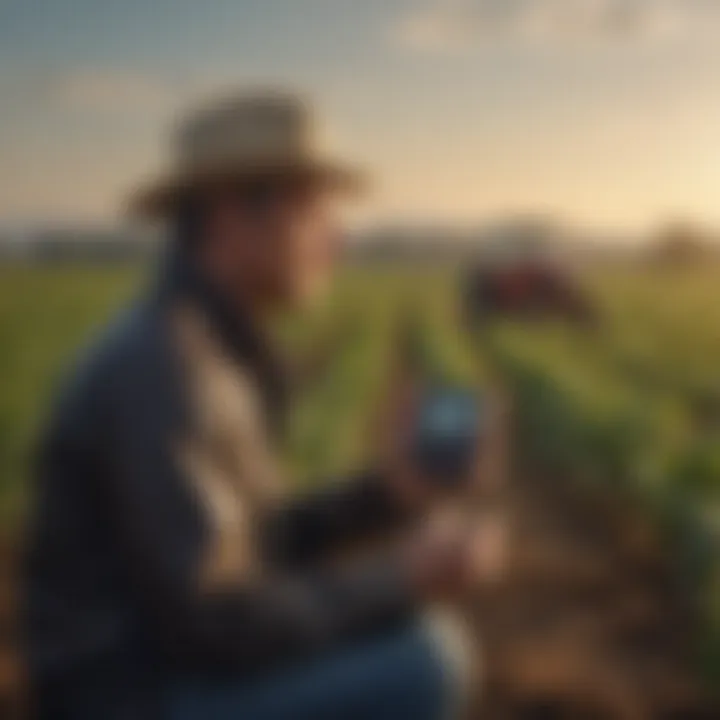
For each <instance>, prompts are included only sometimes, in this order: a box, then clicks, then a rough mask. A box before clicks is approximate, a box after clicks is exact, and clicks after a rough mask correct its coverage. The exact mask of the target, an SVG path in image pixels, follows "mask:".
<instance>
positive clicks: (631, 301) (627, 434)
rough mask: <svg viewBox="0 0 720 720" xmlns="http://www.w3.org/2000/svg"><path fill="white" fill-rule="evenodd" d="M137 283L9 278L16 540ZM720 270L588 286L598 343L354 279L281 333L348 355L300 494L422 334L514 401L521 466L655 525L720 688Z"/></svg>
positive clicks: (301, 448) (5, 334) (1, 416)
mask: <svg viewBox="0 0 720 720" xmlns="http://www.w3.org/2000/svg"><path fill="white" fill-rule="evenodd" d="M142 275H143V273H142V272H140V271H138V270H136V269H132V268H100V267H95V266H87V267H61V268H47V269H41V268H21V267H8V268H4V269H0V371H1V373H2V378H3V391H2V393H1V394H0V503H1V505H2V511H3V515H4V517H5V518H8V519H9V521H10V522H9V524H10V525H13V524H14V523H13V521H14V520H16V519H17V518H18V517H20V516H21V514H22V508H23V506H24V504H25V501H26V496H27V492H26V489H27V482H26V480H27V475H28V470H27V469H28V461H29V460H30V458H31V457H32V442H33V438H34V437H35V436H36V433H37V429H38V427H39V426H40V425H41V424H42V422H43V419H44V417H45V413H46V412H47V411H48V403H47V401H48V398H49V397H50V396H51V395H52V393H53V389H54V388H55V387H56V386H57V384H58V383H59V382H61V378H62V376H63V373H64V368H66V367H67V364H68V362H69V361H70V360H71V359H72V358H73V357H74V356H75V354H76V351H77V348H78V347H82V346H83V345H86V344H87V343H88V342H90V343H92V340H93V337H94V334H95V333H94V330H95V329H97V328H99V327H100V326H101V325H102V323H103V321H105V320H106V319H107V318H108V317H109V316H111V315H112V313H113V312H114V310H115V308H116V307H117V306H118V305H120V304H121V303H122V301H123V300H124V299H126V298H129V297H131V296H132V295H133V292H134V291H135V289H136V288H137V287H138V286H139V285H140V284H141V280H142ZM719 279H720V269H715V268H703V269H693V270H690V269H685V270H679V269H678V270H669V269H661V268H652V269H651V268H647V269H645V268H643V269H635V270H623V271H618V272H614V273H610V272H609V271H603V272H602V273H600V272H598V273H594V274H592V275H591V276H590V277H588V278H587V279H586V280H587V285H588V287H589V291H590V292H591V295H592V297H593V298H594V302H595V303H596V304H597V305H598V307H599V309H600V315H601V318H602V321H601V323H600V324H599V326H598V327H597V328H593V329H586V330H572V329H569V328H568V327H565V326H562V325H561V324H543V325H534V326H531V327H529V326H527V325H520V324H512V323H503V324H499V325H496V326H493V327H490V328H485V329H483V330H481V331H479V332H478V333H477V335H476V336H475V337H462V334H461V332H460V329H459V327H458V326H457V323H456V322H455V320H454V313H453V307H454V290H455V284H456V283H455V278H454V276H453V274H452V272H451V271H449V270H447V271H446V270H427V269H413V270H410V269H407V270H397V269H390V268H380V269H378V268H372V269H370V268H367V269H364V268H356V269H350V270H347V271H345V272H344V274H343V275H342V277H341V278H340V282H338V284H337V289H336V291H335V293H334V295H333V298H332V301H331V302H330V303H328V304H327V306H326V307H325V308H323V309H322V310H318V311H317V312H315V313H314V314H313V316H312V317H311V318H310V319H306V320H303V321H302V322H291V323H289V325H288V327H285V328H281V329H280V331H281V334H282V337H283V339H284V340H285V341H286V342H288V344H289V345H290V346H291V347H292V348H293V349H294V350H295V351H297V352H302V351H303V349H304V348H305V347H309V346H311V345H312V344H313V342H314V339H316V338H318V337H321V336H322V335H323V334H324V333H327V332H335V331H336V330H337V329H338V328H340V329H341V330H342V331H343V333H344V334H343V338H344V341H343V342H342V343H341V344H340V345H339V346H338V352H337V353H334V354H333V356H332V357H331V358H330V359H329V362H328V367H327V370H326V371H325V372H323V373H321V374H320V376H319V377H318V378H316V379H315V380H314V382H313V383H312V385H311V386H309V387H306V388H304V389H303V390H302V391H301V392H300V393H299V396H298V399H297V404H296V408H295V412H294V415H293V419H292V427H291V432H290V437H289V439H288V445H287V448H286V458H287V465H288V469H289V472H290V474H291V475H292V477H293V478H297V482H307V481H309V480H311V479H313V478H321V477H326V476H330V475H332V474H333V473H336V472H339V471H342V469H344V468H347V467H348V466H350V465H352V464H354V463H356V462H359V461H360V460H361V458H362V456H363V454H364V453H365V451H366V448H367V444H368V437H369V435H370V434H371V433H370V430H371V428H370V426H371V424H372V423H371V418H372V414H373V408H374V407H376V406H377V404H378V402H380V400H381V395H382V392H383V387H384V385H383V383H384V382H385V380H386V369H387V366H388V364H389V359H390V357H391V352H392V345H393V342H392V340H393V337H394V332H395V329H396V326H397V320H398V318H399V317H401V316H402V314H403V313H404V312H406V311H407V310H408V309H411V310H412V312H413V314H414V315H415V316H418V317H421V318H422V319H423V327H424V333H425V335H426V338H427V342H428V345H430V346H432V352H433V353H434V354H435V355H436V356H437V357H440V358H442V362H446V363H447V364H448V366H450V365H452V366H454V367H459V366H463V368H467V367H469V366H473V368H474V369H477V370H478V375H479V376H481V377H482V376H483V375H484V374H485V373H486V369H487V368H492V369H493V370H494V371H499V373H500V376H501V377H503V379H504V382H505V383H506V384H507V386H508V387H509V388H510V390H511V392H512V395H513V398H514V409H515V412H514V415H515V418H516V429H517V433H516V438H515V446H514V453H515V454H517V455H522V456H523V458H525V459H529V461H531V462H533V463H537V464H538V465H539V466H541V467H542V469H543V471H544V472H545V473H547V474H550V475H553V476H557V477H561V478H564V479H567V480H569V481H570V482H572V483H575V484H577V485H578V486H587V487H592V488H595V489H597V488H600V489H601V490H602V492H604V493H607V494H608V495H612V496H613V497H614V498H616V500H617V501H618V502H620V503H622V504H626V505H627V506H629V507H633V508H635V509H636V510H637V512H639V513H642V514H644V515H646V516H647V517H649V518H651V520H652V523H653V525H654V527H656V528H657V529H658V530H659V532H660V534H661V535H662V538H663V541H664V543H665V547H666V549H667V553H668V554H669V555H670V556H672V562H673V565H674V567H676V568H677V572H678V575H679V576H680V577H681V580H682V583H683V587H684V588H685V589H686V590H687V595H688V597H689V599H690V602H691V603H692V607H693V613H694V614H695V616H696V617H698V618H700V619H701V624H702V628H703V632H702V633H701V642H699V643H698V649H699V659H700V663H701V669H702V670H703V672H706V673H708V674H711V673H713V672H714V673H717V675H716V677H719V676H720V285H719V284H718V280H719Z"/></svg>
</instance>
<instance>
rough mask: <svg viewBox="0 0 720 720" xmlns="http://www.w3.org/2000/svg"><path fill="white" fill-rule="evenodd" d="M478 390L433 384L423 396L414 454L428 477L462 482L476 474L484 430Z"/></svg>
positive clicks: (440, 481) (442, 481)
mask: <svg viewBox="0 0 720 720" xmlns="http://www.w3.org/2000/svg"><path fill="white" fill-rule="evenodd" d="M482 425H483V412H482V407H481V401H480V399H479V398H478V396H477V394H476V393H473V392H471V391H469V390H467V389H465V388H462V387H454V386H436V387H432V388H429V389H428V390H427V391H426V392H425V394H424V396H423V398H422V399H421V403H420V408H419V413H418V420H417V424H416V427H415V433H414V438H413V444H414V457H415V461H416V462H417V464H418V466H419V468H420V469H421V470H422V472H423V474H425V475H426V476H427V477H428V479H430V480H431V481H432V482H434V483H437V484H438V485H442V486H444V487H448V488H453V487H459V486H462V485H463V484H464V483H465V482H467V481H468V480H469V479H470V477H471V474H472V470H473V466H474V464H475V461H476V459H477V453H478V450H479V447H478V445H479V442H480V440H481V435H482V432H483V427H482Z"/></svg>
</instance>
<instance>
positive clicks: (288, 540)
mask: <svg viewBox="0 0 720 720" xmlns="http://www.w3.org/2000/svg"><path fill="white" fill-rule="evenodd" d="M407 519H408V513H407V512H404V511H403V509H402V508H401V507H400V506H399V504H398V503H397V502H395V501H394V498H392V496H391V494H390V493H389V492H388V490H387V488H386V486H385V484H384V483H383V482H382V477H381V476H380V474H379V473H376V472H366V473H363V474H361V475H358V476H355V477H352V478H349V479H347V480H344V481H334V482H331V483H326V484H323V485H322V486H321V487H320V488H318V489H316V490H313V491H311V492H307V493H305V494H304V495H301V496H299V497H296V498H293V499H291V500H290V501H288V502H287V504H286V505H284V506H282V507H280V508H278V509H277V510H276V511H274V512H273V513H272V514H271V515H269V516H268V517H267V518H266V519H265V522H264V524H263V538H264V541H265V549H266V551H267V553H268V556H269V559H270V560H271V561H272V562H273V563H275V564H279V565H280V566H284V567H301V566H303V565H307V564H310V563H313V562H316V561H318V560H322V559H323V557H324V556H325V555H327V554H328V553H329V552H335V551H338V550H340V549H342V548H344V547H347V546H349V545H352V544H354V543H358V542H361V541H363V540H365V539H368V538H372V537H374V536H377V535H380V534H382V533H383V532H387V531H389V530H392V529H393V528H397V527H399V526H401V525H402V524H403V523H404V522H405V521H406V520H407Z"/></svg>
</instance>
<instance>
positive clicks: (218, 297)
mask: <svg viewBox="0 0 720 720" xmlns="http://www.w3.org/2000/svg"><path fill="white" fill-rule="evenodd" d="M162 267H163V270H162V277H161V280H160V283H159V285H160V291H161V296H165V297H169V298H172V299H177V298H184V299H189V300H191V302H193V303H195V304H196V305H197V306H198V307H199V308H200V309H201V310H202V312H203V313H205V315H206V316H207V317H208V319H209V321H210V322H211V323H212V325H213V327H214V328H215V331H216V332H217V334H218V337H219V338H220V341H221V342H222V343H223V345H224V346H225V347H226V348H227V350H228V352H229V353H230V354H231V356H232V357H234V358H235V359H236V361H237V362H238V363H240V364H242V365H243V366H244V367H245V368H246V369H247V370H249V371H250V372H251V373H252V374H253V375H254V377H255V378H256V380H257V383H258V387H259V390H260V394H261V396H262V399H263V403H264V406H265V411H266V414H267V418H268V421H269V424H270V429H271V431H272V432H273V434H274V435H276V436H278V435H280V434H281V433H282V432H283V430H284V427H285V419H286V414H287V405H288V382H287V374H286V372H285V367H284V364H283V363H282V361H281V358H280V355H279V353H278V352H277V348H276V347H275V346H274V345H273V343H272V342H271V340H270V338H269V337H268V335H267V333H265V332H264V331H263V329H262V328H260V327H258V325H257V323H256V322H253V321H252V320H251V318H250V314H249V313H247V312H243V311H242V310H241V309H238V308H235V307H233V306H231V304H230V303H229V301H228V299H227V298H226V297H224V296H223V294H222V293H221V292H220V290H219V288H217V287H216V286H214V285H213V283H212V282H211V281H210V279H209V278H207V277H205V276H204V275H203V273H202V272H201V270H200V268H199V267H198V266H197V264H196V263H195V262H193V259H192V257H190V256H189V253H188V252H187V251H185V250H183V249H181V248H179V247H178V246H177V245H176V246H173V247H172V248H171V249H170V250H169V252H168V253H167V256H166V258H165V262H164V263H163V266H162Z"/></svg>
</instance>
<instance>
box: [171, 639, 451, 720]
mask: <svg viewBox="0 0 720 720" xmlns="http://www.w3.org/2000/svg"><path fill="white" fill-rule="evenodd" d="M441 655H442V653H441V652H439V648H438V647H437V646H436V644H435V643H433V641H432V640H431V639H430V636H429V635H428V634H427V633H426V632H425V631H424V630H422V629H415V628H413V629H410V630H406V631H404V632H400V633H398V634H397V635H396V636H392V637H388V638H385V639H382V640H378V641H376V642H373V643H368V644H364V645H360V646H358V647H356V648H351V649H346V650H344V651H342V652H340V653H338V654H335V655H333V656H330V657H327V658H325V659H321V660H318V661H315V662H313V663H311V664H309V665H306V666H303V667H298V668H296V669H294V670H291V671H287V672H285V673H280V674H278V675H277V676H274V677H273V676H270V677H268V678H266V679H263V680H261V681H257V682H255V683H251V684H241V683H238V684H234V683H229V682H223V683H220V682H211V683H203V684H196V685H191V686H184V687H178V688H174V689H173V690H172V691H171V693H170V699H169V705H170V708H169V710H170V712H169V717H170V718H171V719H172V720H334V719H335V718H340V719H341V720H403V719H404V718H408V719H409V720H440V718H444V717H447V714H448V708H449V707H450V706H451V705H452V702H453V701H454V698H453V697H452V696H453V694H454V692H455V689H454V688H453V684H454V678H453V677H452V672H451V670H450V668H449V666H448V664H447V663H446V662H445V661H444V660H443V659H442V658H441Z"/></svg>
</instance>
